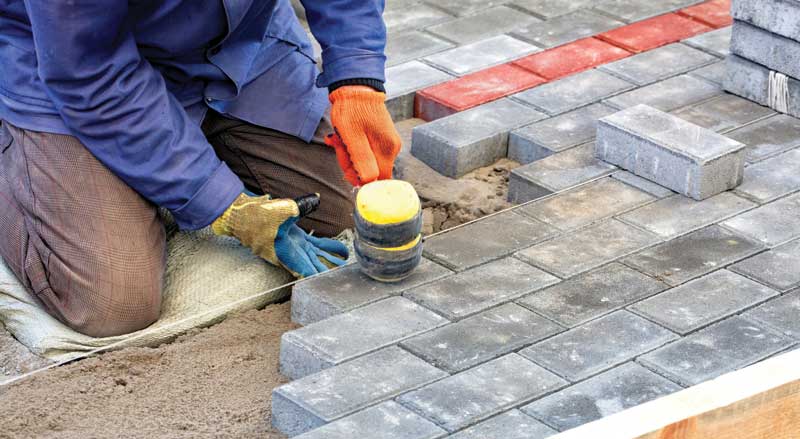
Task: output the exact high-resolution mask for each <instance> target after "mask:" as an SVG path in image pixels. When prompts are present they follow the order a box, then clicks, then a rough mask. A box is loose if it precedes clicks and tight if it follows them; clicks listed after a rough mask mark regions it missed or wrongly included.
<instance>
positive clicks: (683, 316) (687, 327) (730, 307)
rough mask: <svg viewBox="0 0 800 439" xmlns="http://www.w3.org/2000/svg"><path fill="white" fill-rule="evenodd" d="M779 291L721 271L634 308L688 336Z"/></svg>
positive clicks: (636, 305)
mask: <svg viewBox="0 0 800 439" xmlns="http://www.w3.org/2000/svg"><path fill="white" fill-rule="evenodd" d="M777 294H778V292H777V291H775V290H773V289H771V288H768V287H766V286H764V285H761V284H759V283H757V282H754V281H752V280H750V279H747V278H746V277H744V276H740V275H738V274H736V273H733V272H730V271H728V270H718V271H715V272H713V273H711V274H709V275H706V276H704V277H701V278H700V279H696V280H693V281H691V282H688V283H686V284H684V285H681V286H679V287H676V288H673V289H671V290H669V291H665V292H663V293H661V294H658V295H656V296H653V297H651V298H649V299H647V300H644V301H642V302H639V303H637V304H635V305H633V306H631V309H632V310H634V311H636V312H637V313H639V314H641V315H643V316H645V317H647V318H649V319H651V320H653V321H655V322H657V323H659V324H661V325H664V326H666V327H667V328H669V329H671V330H673V331H675V332H677V333H679V334H684V335H685V334H688V333H689V332H692V331H694V330H696V329H698V328H702V327H703V326H707V325H710V324H712V323H714V322H716V321H717V320H721V319H723V318H725V317H727V316H730V315H732V314H735V313H738V312H740V311H742V310H744V309H746V308H749V307H751V306H754V305H756V304H758V303H760V302H763V301H765V300H767V299H769V298H770V297H773V296H775V295H777Z"/></svg>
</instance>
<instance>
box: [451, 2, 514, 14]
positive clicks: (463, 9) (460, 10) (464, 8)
mask: <svg viewBox="0 0 800 439" xmlns="http://www.w3.org/2000/svg"><path fill="white" fill-rule="evenodd" d="M507 1H508V0H491V1H486V0H436V6H438V7H440V8H442V9H444V10H445V11H447V12H449V13H451V14H453V15H457V16H459V17H463V16H467V15H472V14H474V13H476V12H479V11H482V10H484V9H487V8H491V7H492V6H497V5H499V4H503V3H506V2H507Z"/></svg>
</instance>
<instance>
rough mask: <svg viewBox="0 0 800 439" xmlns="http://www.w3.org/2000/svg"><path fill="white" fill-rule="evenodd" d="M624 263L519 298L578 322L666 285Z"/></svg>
mask: <svg viewBox="0 0 800 439" xmlns="http://www.w3.org/2000/svg"><path fill="white" fill-rule="evenodd" d="M667 288H668V286H667V285H666V284H665V283H663V282H659V281H657V280H655V279H653V278H651V277H648V276H645V275H644V274H642V273H639V272H637V271H636V270H632V269H630V268H628V267H626V266H624V265H622V264H618V263H611V264H608V265H606V266H604V267H601V268H598V269H596V270H592V271H589V272H587V273H584V274H582V275H580V276H576V277H574V278H572V279H567V280H565V281H563V282H561V283H559V284H556V285H554V286H552V287H549V288H546V289H544V290H542V291H539V292H536V293H533V294H530V295H528V296H526V297H524V298H522V299H520V300H518V301H517V302H518V303H519V304H521V305H523V306H526V307H528V308H530V309H532V310H534V311H536V312H538V313H539V314H542V315H544V316H546V317H549V318H551V319H553V320H555V321H557V322H558V323H561V324H562V325H565V326H570V327H572V326H577V325H579V324H581V323H584V322H586V321H588V320H591V319H594V318H596V317H599V316H601V315H603V314H606V313H609V312H611V311H614V310H617V309H619V308H622V307H624V306H627V305H630V304H631V303H634V302H636V301H639V300H641V299H644V298H645V297H649V296H652V295H653V294H656V293H659V292H661V291H664V290H665V289H667Z"/></svg>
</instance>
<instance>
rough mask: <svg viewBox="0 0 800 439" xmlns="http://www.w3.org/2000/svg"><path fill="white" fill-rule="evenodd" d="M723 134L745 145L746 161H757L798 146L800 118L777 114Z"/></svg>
mask: <svg viewBox="0 0 800 439" xmlns="http://www.w3.org/2000/svg"><path fill="white" fill-rule="evenodd" d="M725 135H726V136H728V137H730V138H731V139H734V140H737V141H739V142H742V143H744V144H745V145H747V152H746V156H747V161H748V162H757V161H760V160H763V159H765V158H768V157H771V156H774V155H777V154H780V153H782V152H785V151H788V150H790V149H793V148H796V147H798V146H800V120H798V119H795V118H793V117H791V116H787V115H785V114H778V115H776V116H772V117H769V118H767V119H764V120H760V121H758V122H756V123H753V124H751V125H747V126H745V127H743V128H739V129H738V130H735V131H731V132H729V133H726V134H725Z"/></svg>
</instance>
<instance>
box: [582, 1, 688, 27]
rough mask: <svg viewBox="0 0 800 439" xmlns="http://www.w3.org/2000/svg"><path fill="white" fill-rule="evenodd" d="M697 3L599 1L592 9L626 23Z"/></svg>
mask: <svg viewBox="0 0 800 439" xmlns="http://www.w3.org/2000/svg"><path fill="white" fill-rule="evenodd" d="M694 3H697V0H659V1H657V2H654V1H652V0H600V1H598V2H595V3H593V5H592V6H593V7H594V8H595V9H597V10H599V11H603V12H605V13H607V14H609V15H612V16H615V17H619V18H620V19H622V20H624V21H625V22H626V23H632V22H635V21H641V20H644V19H646V18H650V17H654V16H656V15H661V14H665V13H667V12H672V11H675V10H678V9H680V8H684V7H686V6H690V5H692V4H694Z"/></svg>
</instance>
